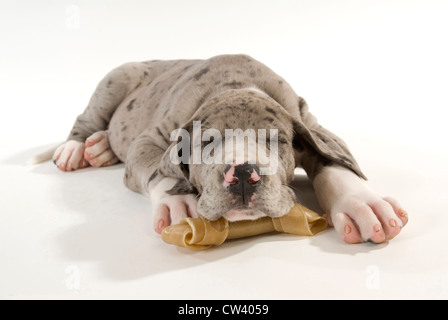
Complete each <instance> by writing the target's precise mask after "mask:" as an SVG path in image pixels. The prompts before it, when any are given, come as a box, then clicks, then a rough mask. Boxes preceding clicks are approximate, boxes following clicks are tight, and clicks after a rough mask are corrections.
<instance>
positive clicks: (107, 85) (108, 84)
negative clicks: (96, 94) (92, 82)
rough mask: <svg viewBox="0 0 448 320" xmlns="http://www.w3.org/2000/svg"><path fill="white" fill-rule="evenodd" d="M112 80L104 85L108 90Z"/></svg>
mask: <svg viewBox="0 0 448 320" xmlns="http://www.w3.org/2000/svg"><path fill="white" fill-rule="evenodd" d="M112 83H113V82H112V80H109V81H107V84H106V88H110V86H111V85H112Z"/></svg>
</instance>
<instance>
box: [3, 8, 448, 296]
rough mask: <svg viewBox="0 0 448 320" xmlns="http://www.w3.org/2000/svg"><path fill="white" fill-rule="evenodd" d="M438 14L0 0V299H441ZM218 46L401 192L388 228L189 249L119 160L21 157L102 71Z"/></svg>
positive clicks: (58, 123)
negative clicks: (257, 68) (155, 216)
mask: <svg viewBox="0 0 448 320" xmlns="http://www.w3.org/2000/svg"><path fill="white" fill-rule="evenodd" d="M447 16H448V2H446V1H431V0H422V1H417V0H416V1H412V0H407V1H391V0H389V1H382V0H375V1H345V0H344V1H330V0H327V1H323V0H313V1H311V0H310V1H302V0H300V1H286V0H277V1H260V0H257V1H234V0H227V1H210V0H209V1H199V0H189V1H180V0H179V1H169V0H164V1H136V0H127V1H114V0H108V1H106V0H103V1H99V0H97V1H76V0H72V1H61V0H58V1H56V0H54V1H42V0H40V1H35V0H34V1H31V0H29V1H25V0H22V1H15V0H14V1H11V0H3V1H1V2H0V36H1V37H0V39H1V40H0V57H1V59H0V70H1V71H0V72H1V73H0V88H1V91H0V97H1V110H2V113H1V117H0V175H1V180H0V194H1V203H0V204H1V207H2V210H1V216H0V297H3V298H55V297H56V298H61V299H64V298H102V297H115V298H116V297H120V298H128V297H129V298H195V299H196V298H197V299H201V298H268V299H271V298H448V256H447V252H446V250H445V249H444V243H445V242H446V237H445V236H444V234H446V231H445V230H446V227H448V226H447V222H448V218H447V217H446V211H447V209H448V205H447V202H448V201H447V198H448V197H447V195H446V184H445V182H446V180H447V178H448V173H447V169H446V163H447V160H448V150H447V143H446V138H447V135H448V134H447V132H446V118H445V115H446V111H445V110H446V108H447V107H448V95H447V88H448V76H447V75H448V62H447V57H448V41H447V34H448V20H447V19H446V17H447ZM223 53H246V54H249V55H251V56H253V57H254V58H256V59H258V60H260V61H262V62H263V63H265V64H266V65H268V66H269V67H271V68H272V69H273V70H274V71H276V72H277V73H278V74H280V75H281V76H283V77H284V78H285V79H286V80H287V81H288V82H289V83H290V84H291V85H292V86H293V88H295V90H296V92H297V93H298V94H299V95H301V96H303V97H304V98H305V99H306V100H307V101H308V103H309V105H310V109H311V111H312V112H313V113H314V114H315V115H316V116H317V117H318V119H319V121H320V122H321V123H322V124H323V125H324V126H325V127H327V128H329V129H330V130H332V131H333V132H335V133H337V134H338V135H339V136H341V137H342V138H343V139H344V140H345V141H346V142H347V143H348V145H349V146H350V148H351V150H352V152H353V153H354V155H355V156H356V157H357V159H358V162H359V163H360V165H361V167H362V168H363V171H364V172H365V173H366V175H367V176H368V177H369V180H370V184H371V186H372V187H373V188H375V189H376V190H378V192H380V193H382V194H388V195H392V196H395V197H396V198H398V199H399V200H400V201H401V202H402V203H403V204H404V206H405V208H406V209H407V210H408V212H409V214H410V223H409V225H408V226H407V227H406V228H405V229H403V231H402V234H401V235H399V236H398V237H397V238H396V239H394V240H392V241H390V243H387V244H383V245H379V246H373V245H371V244H361V245H346V244H344V243H343V242H342V241H341V240H339V239H338V237H337V236H336V234H335V232H334V230H328V231H326V232H324V233H322V234H321V235H318V236H315V237H314V238H312V239H306V238H297V237H293V236H287V235H275V236H266V237H258V238H253V239H246V240H244V241H237V242H232V243H226V244H225V245H223V246H222V247H220V248H217V249H213V250H209V251H206V252H199V253H192V252H189V251H187V250H180V249H177V248H174V247H170V246H168V245H165V244H163V243H162V242H161V240H160V239H159V238H158V236H156V235H155V234H154V233H153V231H152V229H151V214H150V213H151V207H150V203H149V200H147V199H144V198H143V197H142V196H140V195H137V194H135V193H132V192H131V191H129V190H127V189H126V188H125V187H124V186H123V185H122V183H121V179H122V175H123V166H122V165H121V166H115V167H111V168H108V169H101V170H96V169H87V170H84V171H77V172H75V173H70V174H63V173H61V172H58V171H57V170H56V169H55V168H54V167H53V165H52V164H51V163H45V164H42V165H39V166H34V167H30V166H24V163H25V162H26V160H27V158H28V157H30V156H31V155H33V154H34V153H35V152H38V151H42V150H45V148H46V147H48V145H49V144H54V143H55V142H58V141H62V140H64V139H65V137H66V136H67V135H68V132H69V131H70V129H71V126H72V124H73V122H74V119H75V117H76V116H77V115H78V114H79V113H81V112H82V111H83V109H84V108H85V106H86V104H87V102H88V99H89V98H90V95H91V94H92V92H93V90H94V88H95V86H96V84H97V83H98V82H99V80H100V79H101V78H102V77H103V76H104V75H105V74H106V73H107V72H108V71H109V70H110V69H112V68H114V67H116V66H118V65H120V64H122V63H124V62H127V61H140V60H150V59H177V58H183V59H185V58H208V57H211V56H213V55H217V54H223ZM297 183H298V185H300V186H301V187H303V188H305V190H306V192H302V197H303V198H304V199H305V198H307V199H308V200H309V201H312V195H311V194H310V189H309V188H310V186H309V185H308V184H307V183H306V181H304V179H299V180H298V182H297ZM305 200H306V199H305Z"/></svg>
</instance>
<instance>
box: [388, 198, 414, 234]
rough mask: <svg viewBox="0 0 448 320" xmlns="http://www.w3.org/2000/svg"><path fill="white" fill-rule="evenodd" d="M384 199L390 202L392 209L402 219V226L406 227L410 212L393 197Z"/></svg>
mask: <svg viewBox="0 0 448 320" xmlns="http://www.w3.org/2000/svg"><path fill="white" fill-rule="evenodd" d="M383 199H384V201H386V202H388V203H389V204H390V205H391V206H392V209H393V210H394V212H395V214H396V216H397V217H398V219H400V220H401V223H402V227H404V226H405V225H406V224H407V223H408V220H409V216H408V213H407V212H406V210H404V209H403V207H402V206H401V205H400V203H399V202H398V201H397V200H396V199H395V198H392V197H384V198H383Z"/></svg>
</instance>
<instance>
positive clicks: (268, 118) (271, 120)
mask: <svg viewBox="0 0 448 320" xmlns="http://www.w3.org/2000/svg"><path fill="white" fill-rule="evenodd" d="M263 121H269V122H274V121H275V119H274V118H272V117H265V118H263Z"/></svg>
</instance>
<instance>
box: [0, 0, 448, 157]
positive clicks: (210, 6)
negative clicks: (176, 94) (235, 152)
mask: <svg viewBox="0 0 448 320" xmlns="http://www.w3.org/2000/svg"><path fill="white" fill-rule="evenodd" d="M447 14H448V2H446V1H431V0H422V1H418V0H416V1H410V0H403V1H396V0H395V1H382V0H372V1H370V0H367V1H362V0H361V1H347V0H341V1H333V0H331V1H330V0H326V1H325V0H312V1H311V0H306V1H303V0H301V1H286V0H279V1H275V2H274V1H260V0H257V1H239V0H229V1H200V0H192V1H179V0H178V1H175V0H167V1H166V0H164V1H138V0H130V1H117V0H107V1H106V0H95V1H87V0H84V1H82V0H71V1H66V0H64V1H61V0H58V1H56V0H54V1H49V0H47V1H44V0H39V1H35V0H33V1H31V0H29V1H26V0H21V1H12V0H3V1H1V3H0V16H1V19H0V32H1V42H0V55H1V59H0V69H1V70H2V72H1V76H0V85H1V88H2V93H1V97H2V107H1V108H2V110H5V111H4V114H6V115H7V116H3V117H1V120H0V121H1V129H0V130H1V131H2V135H1V138H0V139H1V140H2V143H3V144H8V145H9V144H11V141H9V142H8V141H3V139H5V138H6V136H5V134H6V133H8V132H11V131H13V132H14V135H15V137H16V139H23V140H27V141H31V140H34V141H36V143H39V142H40V143H41V144H42V143H43V144H45V143H49V142H54V141H60V140H63V139H65V137H66V135H67V133H68V132H69V130H70V127H71V125H72V123H73V121H74V119H75V117H76V116H77V115H78V114H79V113H80V112H82V111H83V109H84V108H85V106H86V105H87V102H88V99H89V98H90V95H91V94H92V92H93V90H94V89H95V86H96V84H97V83H98V82H99V81H100V79H101V78H102V77H103V76H104V75H105V74H106V73H107V72H108V71H109V70H111V69H112V68H114V67H115V66H117V65H120V64H121V63H124V62H127V61H139V60H150V59H178V58H187V59H188V58H208V57H210V56H213V55H217V54H223V53H246V54H249V55H251V56H253V57H254V58H256V59H258V60H260V61H262V62H263V63H265V64H267V65H268V66H269V67H271V68H272V69H273V70H274V71H276V72H277V73H279V74H280V75H281V76H283V77H284V78H285V79H286V80H287V81H288V82H289V83H290V84H291V85H292V86H293V88H294V89H295V90H296V91H297V93H298V94H299V95H301V96H303V97H304V98H305V99H307V101H308V103H309V104H310V108H311V111H312V112H313V113H315V114H316V115H317V116H318V119H319V120H320V122H321V123H322V124H324V126H326V127H328V128H330V129H332V130H334V131H336V132H337V133H342V134H341V135H342V136H343V137H344V138H347V136H348V135H351V134H353V133H354V134H355V135H356V134H364V135H368V136H369V135H370V136H375V137H376V138H383V139H385V140H391V139H392V140H393V141H397V143H399V144H402V143H404V144H408V145H410V146H412V145H415V144H418V145H420V146H423V148H429V149H435V148H439V146H440V143H442V142H443V139H444V137H446V134H445V129H444V123H445V117H444V116H443V112H444V110H445V109H446V107H447V102H448V99H447V97H446V94H445V92H446V88H447V87H448V79H447V76H446V75H447V74H448V63H447V58H446V57H447V56H448V42H447V41H446V34H447V31H448V20H447V19H446V16H447ZM345 132H347V134H345ZM344 134H345V136H344ZM347 139H350V138H349V137H348V138H347Z"/></svg>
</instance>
